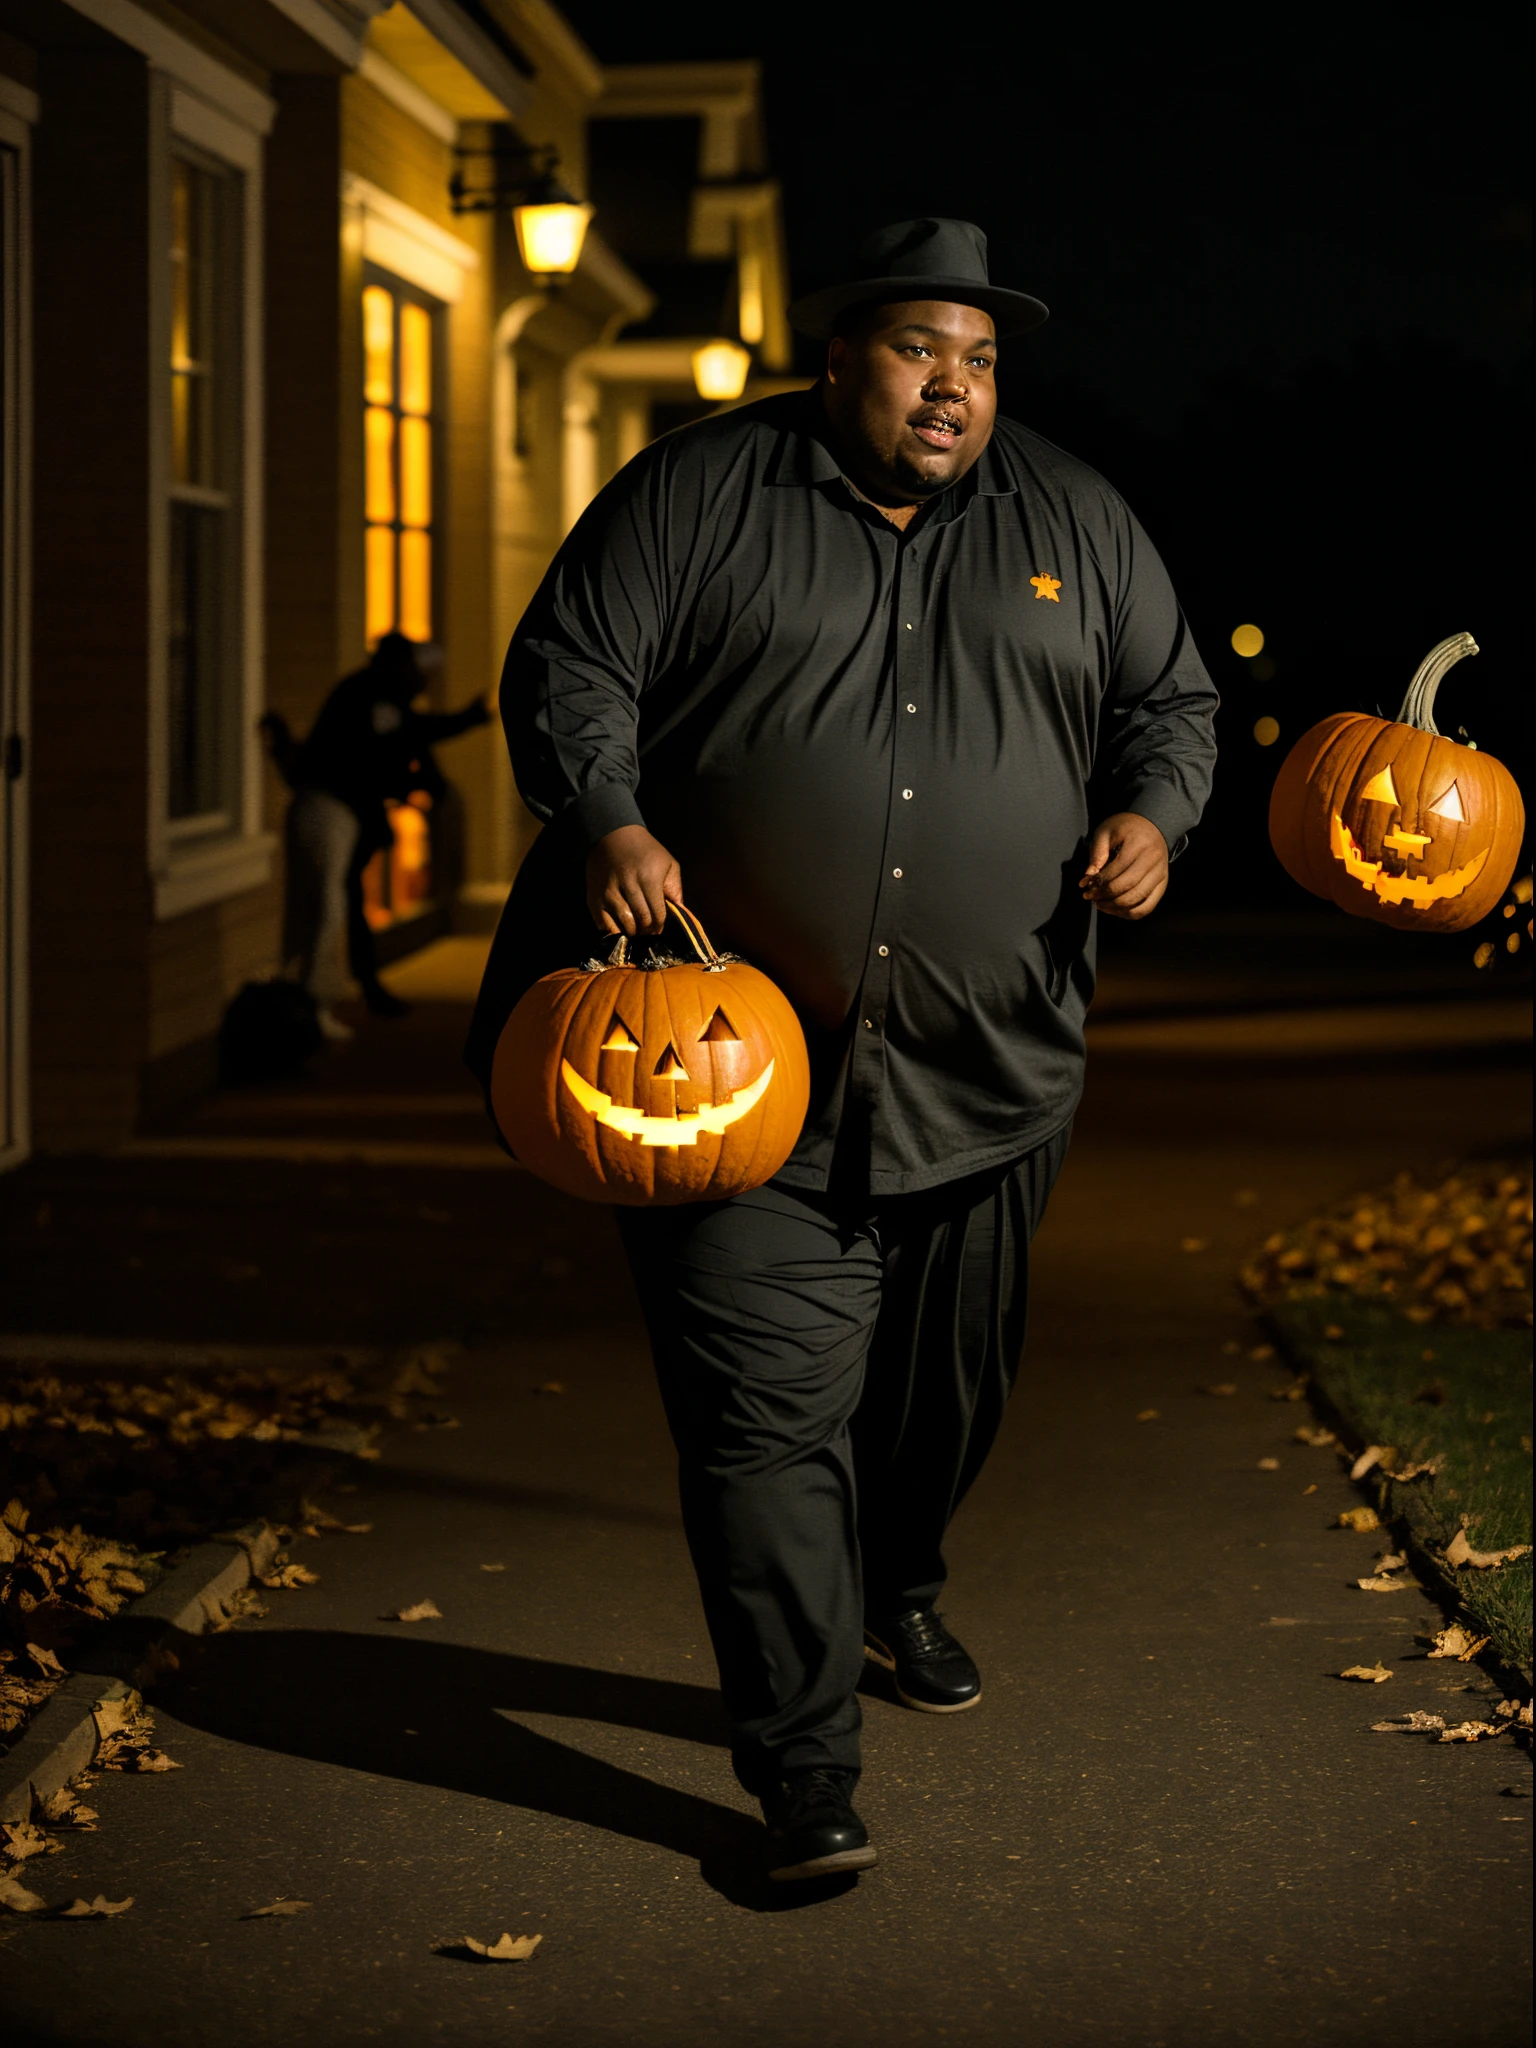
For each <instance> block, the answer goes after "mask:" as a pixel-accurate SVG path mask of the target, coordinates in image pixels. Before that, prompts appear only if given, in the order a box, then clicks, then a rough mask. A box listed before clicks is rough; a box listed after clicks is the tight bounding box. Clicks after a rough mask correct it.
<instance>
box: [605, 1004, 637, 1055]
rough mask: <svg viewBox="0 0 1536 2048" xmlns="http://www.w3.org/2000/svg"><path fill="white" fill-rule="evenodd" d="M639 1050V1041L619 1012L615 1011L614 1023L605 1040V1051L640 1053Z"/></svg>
mask: <svg viewBox="0 0 1536 2048" xmlns="http://www.w3.org/2000/svg"><path fill="white" fill-rule="evenodd" d="M639 1050H640V1041H639V1039H638V1038H636V1037H634V1036H633V1035H632V1034H631V1032H630V1028H629V1026H628V1025H627V1024H626V1023H625V1022H624V1019H623V1018H622V1017H621V1016H620V1015H619V1014H618V1012H617V1011H615V1012H614V1015H613V1021H612V1023H611V1024H610V1025H609V1026H608V1036H607V1037H606V1038H605V1039H604V1040H603V1051H604V1052H638V1051H639Z"/></svg>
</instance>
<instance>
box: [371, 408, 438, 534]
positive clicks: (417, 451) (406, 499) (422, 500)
mask: <svg viewBox="0 0 1536 2048" xmlns="http://www.w3.org/2000/svg"><path fill="white" fill-rule="evenodd" d="M368 516H369V518H370V519H371V518H373V516H374V515H373V513H372V512H370V513H369V515H368ZM400 518H401V520H402V522H403V523H404V524H405V525H406V526H430V525H431V524H432V428H431V426H430V424H429V423H428V422H427V421H426V420H412V419H403V420H402V421H401V422H400Z"/></svg>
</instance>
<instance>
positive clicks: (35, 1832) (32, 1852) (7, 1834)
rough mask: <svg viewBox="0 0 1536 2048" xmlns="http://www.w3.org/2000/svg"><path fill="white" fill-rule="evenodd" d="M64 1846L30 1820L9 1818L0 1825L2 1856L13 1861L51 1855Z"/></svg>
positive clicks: (22, 1861)
mask: <svg viewBox="0 0 1536 2048" xmlns="http://www.w3.org/2000/svg"><path fill="white" fill-rule="evenodd" d="M63 1846H64V1844H63V1843H62V1842H56V1841H54V1839H53V1837H52V1836H51V1835H45V1834H44V1833H43V1831H42V1829H41V1828H39V1827H34V1826H33V1824H32V1822H31V1821H29V1820H8V1821H7V1822H6V1823H5V1825H4V1826H3V1827H0V1856H4V1857H5V1858H6V1859H7V1860H8V1861H9V1862H11V1863H25V1862H26V1861H27V1859H28V1858H29V1857H32V1856H49V1855H52V1853H53V1852H54V1850H56V1849H62V1848H63Z"/></svg>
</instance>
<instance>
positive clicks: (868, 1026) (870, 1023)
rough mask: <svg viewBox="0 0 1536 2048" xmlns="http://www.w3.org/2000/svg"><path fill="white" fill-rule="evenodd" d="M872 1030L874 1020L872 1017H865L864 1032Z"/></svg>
mask: <svg viewBox="0 0 1536 2048" xmlns="http://www.w3.org/2000/svg"><path fill="white" fill-rule="evenodd" d="M874 1028H875V1020H874V1018H873V1017H866V1018H865V1019H864V1029H865V1030H866V1031H873V1030H874Z"/></svg>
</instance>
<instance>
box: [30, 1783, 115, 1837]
mask: <svg viewBox="0 0 1536 2048" xmlns="http://www.w3.org/2000/svg"><path fill="white" fill-rule="evenodd" d="M38 1811H39V1812H40V1813H41V1814H42V1817H43V1819H44V1820H45V1821H46V1822H47V1824H48V1826H49V1827H51V1828H80V1829H82V1830H85V1831H87V1832H88V1831H89V1830H91V1829H93V1828H94V1827H95V1825H96V1823H97V1821H98V1820H99V1819H100V1818H101V1816H100V1815H99V1814H98V1813H97V1812H96V1810H95V1808H94V1807H91V1806H87V1805H85V1803H84V1802H83V1801H82V1800H81V1799H80V1797H79V1796H78V1794H76V1793H74V1792H72V1791H71V1790H70V1789H69V1787H68V1786H67V1785H62V1786H60V1788H59V1790H58V1791H57V1792H55V1793H54V1794H53V1796H52V1797H51V1798H49V1799H45V1800H44V1801H43V1802H42V1804H41V1806H40V1807H39V1808H38Z"/></svg>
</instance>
